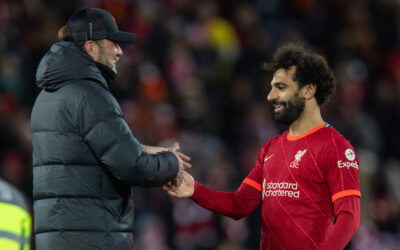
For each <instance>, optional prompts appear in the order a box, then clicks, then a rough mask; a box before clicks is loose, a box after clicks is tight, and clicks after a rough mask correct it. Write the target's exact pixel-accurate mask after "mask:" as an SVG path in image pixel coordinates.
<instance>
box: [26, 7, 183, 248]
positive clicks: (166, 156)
mask: <svg viewBox="0 0 400 250" xmlns="http://www.w3.org/2000/svg"><path fill="white" fill-rule="evenodd" d="M134 38H135V34H132V33H127V32H121V31H119V30H118V28H117V25H116V23H115V20H114V19H113V17H112V16H111V14H110V13H108V12H107V11H104V10H101V9H94V8H90V9H84V10H82V11H80V12H78V13H76V14H75V15H73V16H72V17H71V18H70V19H69V21H68V23H67V25H66V26H64V27H63V28H62V29H61V30H60V32H59V39H60V40H62V41H60V42H57V43H55V44H53V46H52V47H51V48H50V50H49V51H48V52H47V53H46V55H45V56H44V57H43V59H42V60H41V62H40V64H39V67H38V70H37V75H36V80H37V85H38V86H39V87H40V88H42V91H41V93H40V94H39V96H38V97H37V99H36V102H35V105H34V107H33V110H32V117H31V126H32V144H33V196H34V216H35V220H34V221H35V228H34V230H35V241H36V249H39V250H47V249H52V250H53V249H57V250H64V249H65V250H66V249H68V250H70V249H72V250H89V249H118V250H121V249H133V245H134V244H133V201H132V198H131V186H144V187H152V186H161V185H163V184H165V183H167V182H170V181H176V180H178V181H179V174H180V173H181V171H182V169H183V168H185V167H189V166H190V164H189V163H188V162H187V161H188V160H189V158H188V157H187V156H185V155H183V154H182V153H179V152H177V150H178V149H179V147H178V146H177V145H176V144H175V145H174V146H173V147H171V148H159V147H149V146H146V147H145V146H143V145H141V144H140V143H139V142H138V141H137V140H136V139H135V137H134V136H133V135H132V133H131V131H130V129H129V127H128V126H127V124H126V123H125V121H124V119H123V114H122V111H121V109H120V107H119V105H118V103H117V101H116V100H115V98H114V97H113V95H112V94H111V93H110V91H109V87H108V85H109V83H110V81H112V80H113V79H114V78H115V77H116V71H117V70H116V65H115V64H116V62H117V60H118V58H119V57H120V56H122V50H121V48H120V47H119V45H118V42H130V41H132V40H133V39H134ZM177 175H178V178H177Z"/></svg>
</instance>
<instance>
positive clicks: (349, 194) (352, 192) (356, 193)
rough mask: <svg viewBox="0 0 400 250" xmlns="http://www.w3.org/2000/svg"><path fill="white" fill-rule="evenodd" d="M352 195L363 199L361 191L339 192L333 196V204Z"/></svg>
mask: <svg viewBox="0 0 400 250" xmlns="http://www.w3.org/2000/svg"><path fill="white" fill-rule="evenodd" d="M352 195H354V196H358V197H361V192H360V191H359V190H355V189H353V190H344V191H341V192H338V193H336V194H334V195H333V196H332V202H335V200H337V199H339V198H342V197H345V196H352Z"/></svg>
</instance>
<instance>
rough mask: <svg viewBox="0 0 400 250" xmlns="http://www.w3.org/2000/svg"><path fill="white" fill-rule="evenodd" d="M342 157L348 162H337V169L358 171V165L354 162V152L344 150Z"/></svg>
mask: <svg viewBox="0 0 400 250" xmlns="http://www.w3.org/2000/svg"><path fill="white" fill-rule="evenodd" d="M344 155H345V156H346V158H347V160H349V161H342V160H339V161H338V162H337V163H338V167H339V168H347V169H350V168H355V169H357V170H358V169H359V166H358V163H357V162H356V161H354V160H355V159H356V154H355V153H354V151H353V150H352V149H350V148H348V149H346V151H344Z"/></svg>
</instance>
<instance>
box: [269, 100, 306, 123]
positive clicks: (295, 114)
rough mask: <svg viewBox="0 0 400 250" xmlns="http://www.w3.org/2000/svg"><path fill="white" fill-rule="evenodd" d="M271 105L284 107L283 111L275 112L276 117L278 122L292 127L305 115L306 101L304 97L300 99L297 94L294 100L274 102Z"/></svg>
mask: <svg viewBox="0 0 400 250" xmlns="http://www.w3.org/2000/svg"><path fill="white" fill-rule="evenodd" d="M271 103H272V105H273V106H275V105H276V104H280V105H283V109H282V111H279V112H275V114H274V117H275V119H276V120H277V121H279V122H281V123H283V124H285V125H288V126H290V125H291V124H292V123H293V122H295V121H296V120H297V119H298V118H299V117H300V115H301V114H302V113H303V111H304V107H305V104H306V100H305V98H304V97H300V96H299V94H298V93H296V94H295V95H294V96H293V98H291V99H290V100H288V101H286V102H277V101H272V102H271Z"/></svg>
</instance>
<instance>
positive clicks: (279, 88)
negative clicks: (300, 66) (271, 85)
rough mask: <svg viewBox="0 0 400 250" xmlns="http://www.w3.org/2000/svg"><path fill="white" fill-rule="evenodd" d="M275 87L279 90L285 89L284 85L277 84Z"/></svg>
mask: <svg viewBox="0 0 400 250" xmlns="http://www.w3.org/2000/svg"><path fill="white" fill-rule="evenodd" d="M276 88H277V89H278V90H281V91H282V90H284V89H286V87H285V86H277V87H276Z"/></svg>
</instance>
